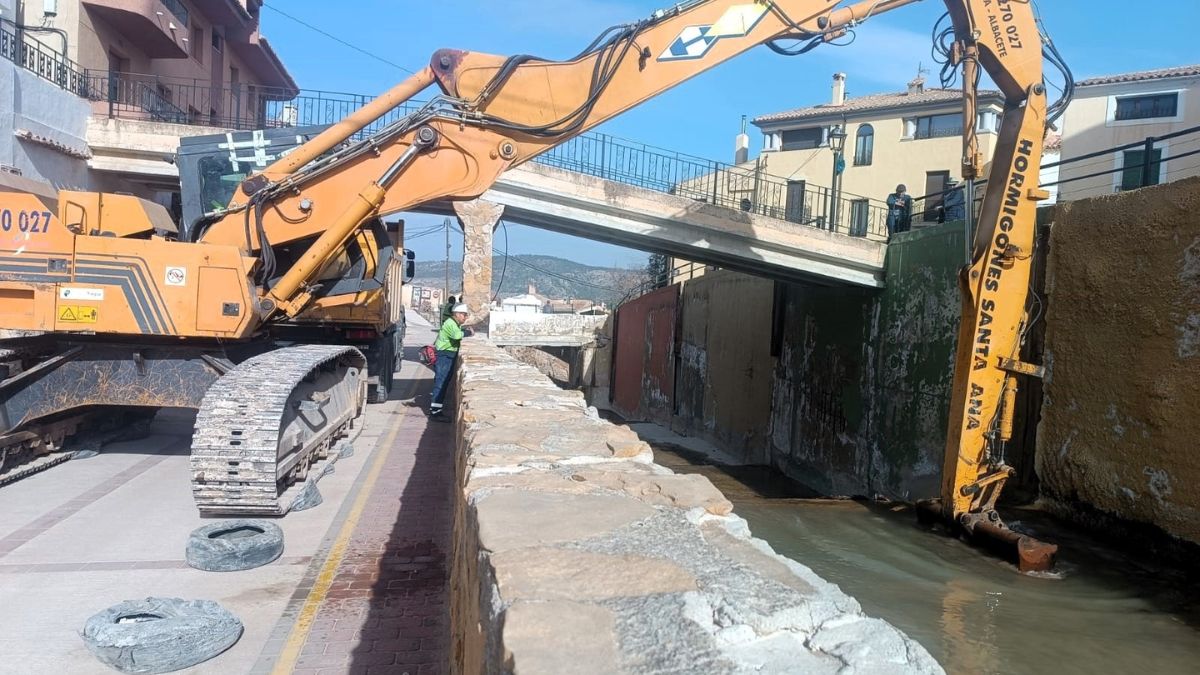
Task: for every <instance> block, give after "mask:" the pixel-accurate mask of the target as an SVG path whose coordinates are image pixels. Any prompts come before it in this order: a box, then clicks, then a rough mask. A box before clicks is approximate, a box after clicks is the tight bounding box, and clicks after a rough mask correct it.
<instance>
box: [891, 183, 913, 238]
mask: <svg viewBox="0 0 1200 675" xmlns="http://www.w3.org/2000/svg"><path fill="white" fill-rule="evenodd" d="M887 205H888V216H887V229H888V234H891V233H893V232H907V231H908V229H909V227H910V226H911V225H912V197H910V196H908V195H907V194H903V195H898V194H896V193H895V192H893V193H892V194H890V195H888V198H887Z"/></svg>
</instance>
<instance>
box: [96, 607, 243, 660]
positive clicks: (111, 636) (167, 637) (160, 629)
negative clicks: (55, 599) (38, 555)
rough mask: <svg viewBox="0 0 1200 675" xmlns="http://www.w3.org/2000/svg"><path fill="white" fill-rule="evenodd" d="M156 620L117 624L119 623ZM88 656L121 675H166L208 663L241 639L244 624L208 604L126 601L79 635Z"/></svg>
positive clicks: (102, 614) (103, 615)
mask: <svg viewBox="0 0 1200 675" xmlns="http://www.w3.org/2000/svg"><path fill="white" fill-rule="evenodd" d="M147 615H149V616H152V617H158V618H154V619H150V620H144V621H133V622H128V623H120V622H119V621H120V619H122V618H123V617H136V616H142V617H145V616H147ZM81 636H82V637H83V642H84V644H86V645H87V648H88V651H90V652H91V653H92V655H94V656H95V657H96V658H97V659H99V660H100V661H101V662H103V663H104V664H105V665H108V666H110V667H112V668H115V669H117V670H119V671H121V672H124V673H169V672H172V671H177V670H182V669H184V668H188V667H190V666H194V665H196V664H197V663H202V662H204V661H207V660H209V659H211V658H213V657H214V656H217V655H218V654H220V653H221V652H223V651H225V650H226V649H229V648H230V647H232V646H233V645H234V643H236V642H237V641H238V639H239V638H240V637H241V636H242V622H241V621H240V620H239V619H238V618H237V617H236V616H234V615H233V614H230V613H229V612H228V611H227V610H226V609H225V608H224V607H221V606H220V605H218V604H217V603H215V602H212V601H211V600H191V601H188V600H181V599H179V598H146V599H145V600H126V601H125V602H122V603H119V604H116V605H113V606H112V607H109V608H108V609H106V610H103V611H101V612H98V613H97V614H94V615H92V616H91V618H89V619H88V620H87V623H86V624H84V627H83V632H82V633H81Z"/></svg>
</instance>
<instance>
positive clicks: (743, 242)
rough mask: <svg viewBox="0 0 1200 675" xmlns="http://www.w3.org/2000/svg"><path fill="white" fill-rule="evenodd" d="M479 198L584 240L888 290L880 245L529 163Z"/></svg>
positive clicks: (519, 218) (515, 215)
mask: <svg viewBox="0 0 1200 675" xmlns="http://www.w3.org/2000/svg"><path fill="white" fill-rule="evenodd" d="M483 199H485V200H487V201H490V202H493V203H496V204H499V205H502V206H504V216H505V217H506V218H510V219H512V220H514V221H517V222H520V223H522V224H525V225H530V226H532V227H538V228H542V229H546V230H553V231H555V232H562V233H564V234H571V235H575V236H578V237H583V238H585V239H592V240H595V241H603V242H605V243H609V244H616V245H618V246H626V247H629V248H635V249H639V250H644V251H652V252H656V253H666V254H669V255H672V256H676V257H679V258H684V259H686V260H692V261H695V262H700V263H706V264H711V265H717V266H719V267H723V268H726V269H732V270H737V271H740V272H745V273H747V274H754V275H756V276H764V277H770V278H775V279H780V280H784V281H807V282H814V283H818V284H821V285H849V286H861V287H871V288H881V287H883V285H884V284H883V257H884V251H885V250H886V248H887V246H886V244H884V243H883V242H880V241H873V240H869V239H866V238H863V237H851V236H848V235H846V234H842V233H838V232H830V231H828V230H823V229H818V228H816V227H811V226H806V225H799V224H796V223H791V222H788V221H786V220H782V219H779V218H772V217H770V216H765V215H759V214H756V213H748V212H744V211H740V210H736V209H731V208H727V207H724V206H718V205H714V204H708V203H704V202H700V201H697V200H695V199H690V198H688V197H680V196H675V195H670V194H665V193H662V192H658V191H655V190H651V189H648V188H644V187H637V186H634V185H629V184H627V183H623V182H619V181H614V180H607V179H604V178H598V177H594V176H589V175H587V174H584V173H579V172H575V171H567V170H564V169H559V168H555V167H552V166H547V165H543V164H537V163H531V164H526V165H524V166H520V167H517V168H516V169H512V170H510V171H508V172H507V173H505V174H504V175H503V176H501V178H500V181H499V182H497V183H496V185H495V186H494V187H493V188H492V189H491V190H489V191H488V192H487V193H486V194H485V195H484V196H483Z"/></svg>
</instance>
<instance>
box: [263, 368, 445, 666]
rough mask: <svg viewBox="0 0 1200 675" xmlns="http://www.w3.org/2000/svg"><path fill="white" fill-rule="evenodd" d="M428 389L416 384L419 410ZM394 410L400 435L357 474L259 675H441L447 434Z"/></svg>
mask: <svg viewBox="0 0 1200 675" xmlns="http://www.w3.org/2000/svg"><path fill="white" fill-rule="evenodd" d="M430 384H431V380H429V379H423V380H422V381H420V383H419V385H420V386H419V389H420V390H421V392H422V394H423V395H421V396H418V398H417V401H421V402H424V401H425V400H426V399H428V395H427V392H428V390H429V388H430ZM392 405H396V409H395V412H394V415H395V416H396V418H397V419H396V425H397V426H396V427H393V431H391V432H389V433H387V434H385V435H384V436H383V437H382V439H381V440H380V445H379V447H377V448H376V449H375V451H374V453H373V454H372V457H371V458H370V460H369V461H368V463H367V465H366V467H365V468H364V475H363V476H362V477H360V479H359V485H356V488H355V490H356V493H357V494H355V495H351V498H350V499H348V500H347V503H346V506H345V507H344V510H345V511H346V513H345V514H344V515H345V517H339V519H338V521H337V522H336V523H335V525H334V527H333V528H332V530H331V535H330V537H331V539H333V540H332V541H328V551H329V552H328V554H327V555H326V554H324V552H323V554H322V555H319V556H318V558H316V559H315V560H314V562H313V564H312V566H311V567H310V569H309V571H308V574H306V576H305V579H304V581H303V582H302V583H301V585H300V587H299V589H298V590H297V591H296V594H295V595H294V596H293V600H292V604H291V605H289V608H288V610H287V612H286V613H285V615H284V618H283V619H282V620H281V621H280V623H279V625H278V626H277V628H276V631H275V633H274V634H273V635H272V638H271V639H272V642H269V643H268V645H267V647H266V649H265V650H264V652H263V655H262V658H261V659H260V660H259V664H258V666H257V667H256V668H255V672H256V673H257V672H272V669H274V672H280V671H282V672H288V670H287V667H288V664H289V663H293V662H294V669H293V670H291V671H290V672H294V673H296V674H297V675H316V674H317V673H320V674H321V675H325V674H327V673H339V674H340V673H355V674H360V673H363V674H367V675H375V674H376V673H381V674H382V673H409V674H410V675H425V674H426V673H444V672H447V671H448V669H449V644H450V623H449V603H448V594H449V584H448V578H449V572H448V565H447V556H448V554H449V551H450V530H451V521H452V514H451V509H450V504H451V494H452V493H451V490H452V487H453V483H454V456H453V452H454V444H453V440H452V435H453V425H449V424H440V423H437V422H430V421H428V419H427V418H426V417H425V414H424V413H423V412H422V410H421V408H417V407H409V406H407V405H405V404H392ZM363 490H369V493H367V494H366V496H365V497H364V496H363V492H362V491H363ZM355 502H358V503H357V504H356V503H355ZM356 507H357V509H356ZM356 518H357V520H356V524H354V523H351V522H350V521H353V520H355V519H356ZM349 524H353V530H352V531H349V530H347V529H346V527H347V526H348V525H349ZM339 529H340V530H342V532H341V536H340V537H338V538H334V535H335V534H336V533H337V531H338V530H339ZM339 539H340V541H339ZM306 626H307V631H305V627H306ZM301 640H302V642H301Z"/></svg>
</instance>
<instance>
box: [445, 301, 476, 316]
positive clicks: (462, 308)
mask: <svg viewBox="0 0 1200 675" xmlns="http://www.w3.org/2000/svg"><path fill="white" fill-rule="evenodd" d="M459 312H462V313H463V314H470V313H471V310H469V309H467V306H466V305H464V304H463V303H461V302H460V303H458V304H457V305H455V306H454V309H452V310H450V313H451V314H458V313H459Z"/></svg>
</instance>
